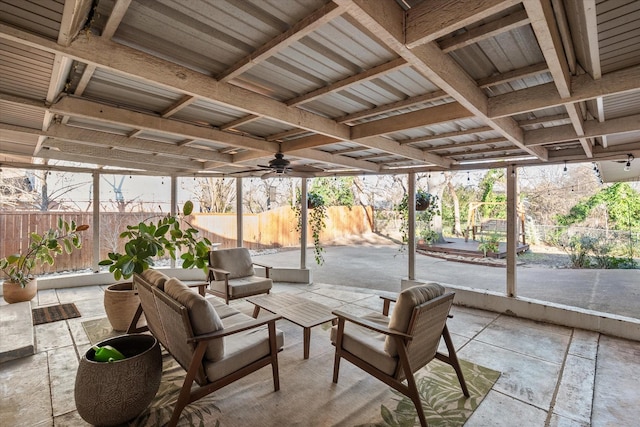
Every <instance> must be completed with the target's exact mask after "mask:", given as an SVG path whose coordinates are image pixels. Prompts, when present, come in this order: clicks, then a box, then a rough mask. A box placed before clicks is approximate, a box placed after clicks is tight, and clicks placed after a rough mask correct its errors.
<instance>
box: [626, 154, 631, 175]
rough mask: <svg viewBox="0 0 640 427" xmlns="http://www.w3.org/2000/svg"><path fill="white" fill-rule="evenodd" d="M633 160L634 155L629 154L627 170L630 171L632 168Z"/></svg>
mask: <svg viewBox="0 0 640 427" xmlns="http://www.w3.org/2000/svg"><path fill="white" fill-rule="evenodd" d="M631 160H633V155H631V154H627V163H626V164H625V165H624V171H625V172H629V171H630V170H631Z"/></svg>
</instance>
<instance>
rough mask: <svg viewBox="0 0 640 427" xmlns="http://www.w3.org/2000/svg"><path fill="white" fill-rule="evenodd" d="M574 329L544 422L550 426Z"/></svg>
mask: <svg viewBox="0 0 640 427" xmlns="http://www.w3.org/2000/svg"><path fill="white" fill-rule="evenodd" d="M573 332H574V331H573V329H572V330H571V335H570V336H569V342H568V343H567V346H566V348H565V350H564V355H563V357H562V363H561V364H560V371H559V372H558V378H557V379H556V385H555V387H554V389H553V394H552V395H551V403H550V404H549V410H548V411H547V419H546V421H545V423H544V425H545V426H548V425H549V423H550V422H551V416H552V415H553V409H554V407H555V405H556V399H557V398H558V392H559V391H560V384H561V383H562V378H563V374H564V368H565V366H566V363H567V357H568V356H569V348H571V341H573Z"/></svg>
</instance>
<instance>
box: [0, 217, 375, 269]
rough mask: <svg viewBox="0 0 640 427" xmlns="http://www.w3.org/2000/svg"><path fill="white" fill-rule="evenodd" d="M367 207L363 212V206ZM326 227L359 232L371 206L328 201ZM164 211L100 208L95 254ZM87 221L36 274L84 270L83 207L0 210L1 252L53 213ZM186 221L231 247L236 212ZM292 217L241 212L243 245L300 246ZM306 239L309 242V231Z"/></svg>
mask: <svg viewBox="0 0 640 427" xmlns="http://www.w3.org/2000/svg"><path fill="white" fill-rule="evenodd" d="M367 211H368V212H367ZM327 214H328V218H327V220H326V228H325V230H324V231H323V232H322V233H321V234H320V241H321V242H328V241H331V240H334V239H337V238H340V237H343V236H348V235H354V234H355V235H359V234H363V233H368V232H370V231H372V224H371V222H370V218H372V213H371V208H370V207H366V208H365V207H362V206H354V207H351V208H350V207H346V206H330V207H328V209H327ZM162 215H163V214H161V213H157V214H156V213H149V212H126V213H119V212H105V213H101V214H100V259H105V258H106V257H107V254H108V253H109V252H123V251H124V243H125V241H124V240H122V239H120V238H119V237H118V236H119V235H120V233H121V232H122V231H124V230H126V227H127V225H128V224H131V225H133V224H137V223H139V222H140V221H142V220H148V219H149V218H154V217H157V219H160V218H161V216H162ZM59 217H62V218H64V219H65V220H67V221H75V222H76V223H77V224H88V225H89V230H87V231H84V232H83V233H82V241H83V246H82V249H79V250H78V249H76V250H75V251H74V252H73V253H71V254H70V255H67V254H61V255H60V256H58V257H57V258H56V260H55V264H54V266H53V267H49V266H45V267H43V268H39V269H36V270H35V271H34V273H35V274H43V273H53V272H64V271H74V270H88V269H90V268H91V265H92V256H93V249H92V248H93V215H92V214H91V213H85V212H75V213H70V212H17V211H16V212H0V258H1V257H5V256H7V255H10V254H12V253H17V252H21V251H22V250H23V248H26V247H27V246H28V244H29V235H30V233H33V232H37V233H42V232H44V231H46V230H48V229H49V228H54V227H56V226H57V222H58V218H59ZM187 221H189V223H190V224H191V225H193V226H194V228H196V229H198V230H199V231H200V234H201V235H202V236H204V237H207V238H209V240H211V241H212V242H214V243H219V244H220V246H219V247H221V248H227V247H228V248H231V247H235V246H236V245H237V244H236V230H237V221H236V215H235V213H230V214H215V213H197V214H193V215H191V216H190V217H189V218H187ZM295 223H296V218H295V215H294V213H293V210H292V209H291V208H289V207H288V206H286V207H281V208H277V209H273V210H270V211H267V212H263V213H259V214H245V215H244V217H243V224H244V227H243V238H244V246H245V247H247V248H249V249H267V248H281V247H287V246H299V245H300V234H299V233H298V232H296V231H295ZM307 244H308V245H311V244H313V240H312V238H311V232H310V231H309V233H308V240H307Z"/></svg>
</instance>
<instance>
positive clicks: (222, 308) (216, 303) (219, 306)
mask: <svg viewBox="0 0 640 427" xmlns="http://www.w3.org/2000/svg"><path fill="white" fill-rule="evenodd" d="M205 299H206V300H207V301H209V304H211V305H212V306H213V309H214V310H215V311H216V313H218V316H219V317H220V319H225V318H227V317H229V316H233V315H235V314H238V313H240V312H239V311H238V310H237V309H235V308H233V307H231V306H230V305H227V304H225V303H224V302H222V301H220V300H219V299H218V298H216V297H214V296H212V295H207V296H205ZM222 323H223V324H224V322H222Z"/></svg>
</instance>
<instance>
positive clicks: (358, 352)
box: [331, 283, 469, 427]
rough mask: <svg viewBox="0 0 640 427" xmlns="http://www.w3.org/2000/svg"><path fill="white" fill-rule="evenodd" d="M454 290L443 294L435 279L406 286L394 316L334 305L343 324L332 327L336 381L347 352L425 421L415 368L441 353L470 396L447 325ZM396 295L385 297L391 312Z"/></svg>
mask: <svg viewBox="0 0 640 427" xmlns="http://www.w3.org/2000/svg"><path fill="white" fill-rule="evenodd" d="M453 296H454V294H453V293H448V294H444V288H443V287H442V286H440V285H439V284H437V283H430V284H427V285H420V286H414V287H412V288H409V289H406V290H404V291H402V292H401V293H400V295H399V296H398V299H397V302H396V305H395V307H394V310H393V313H392V315H391V318H387V317H386V316H383V315H380V314H377V313H373V314H371V315H367V316H363V317H356V316H352V315H350V314H348V313H345V312H343V311H339V310H336V311H334V312H333V314H335V315H336V316H338V325H337V326H334V327H333V328H332V330H331V341H332V343H333V344H334V345H335V347H336V353H335V362H334V366H333V382H334V383H337V382H338V373H339V369H340V359H341V358H344V359H346V360H348V361H349V362H351V363H353V364H354V365H356V366H358V367H359V368H361V369H363V370H364V371H366V372H368V373H369V374H371V375H373V376H374V377H376V378H378V379H379V380H381V381H383V382H384V383H385V384H388V385H389V386H391V387H393V388H394V389H396V390H398V391H399V392H400V393H402V394H404V395H406V396H407V397H409V398H410V399H411V400H412V401H413V403H414V405H415V407H416V410H417V412H418V418H419V419H420V424H421V425H422V426H423V427H426V426H427V421H426V419H425V415H424V410H423V409H422V404H421V402H420V395H419V394H418V389H417V387H416V382H415V378H414V373H415V372H416V371H418V370H419V369H421V368H422V367H424V366H425V365H426V364H427V363H429V362H430V361H431V360H433V359H434V358H437V359H439V360H442V361H443V362H446V363H448V364H450V365H451V366H452V367H453V368H454V369H455V371H456V374H457V376H458V380H459V381H460V386H461V388H462V391H463V393H464V395H465V396H467V397H469V391H468V389H467V385H466V383H465V381H464V377H463V375H462V370H461V369H460V364H459V363H458V358H457V356H456V351H455V348H454V347H453V342H452V341H451V336H450V335H449V331H448V329H447V325H446V321H447V316H448V315H449V310H450V308H451V304H452V302H453ZM391 300H392V299H388V300H387V301H385V303H384V307H385V311H387V312H388V308H389V304H390V301H391ZM385 314H386V313H385ZM347 324H348V326H347ZM440 337H443V338H444V341H445V344H446V346H447V349H448V352H449V354H448V355H445V354H442V353H439V352H438V344H439V343H440ZM404 380H406V384H405V382H404Z"/></svg>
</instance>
